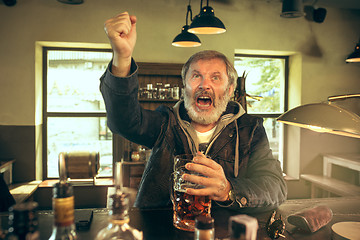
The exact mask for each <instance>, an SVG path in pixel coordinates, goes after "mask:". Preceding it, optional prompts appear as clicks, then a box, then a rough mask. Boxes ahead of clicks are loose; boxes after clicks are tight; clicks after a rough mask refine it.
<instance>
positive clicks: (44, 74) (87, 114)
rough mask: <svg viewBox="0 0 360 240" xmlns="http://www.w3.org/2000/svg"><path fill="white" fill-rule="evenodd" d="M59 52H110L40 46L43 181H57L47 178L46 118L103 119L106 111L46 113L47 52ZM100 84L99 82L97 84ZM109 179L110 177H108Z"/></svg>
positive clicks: (98, 49)
mask: <svg viewBox="0 0 360 240" xmlns="http://www.w3.org/2000/svg"><path fill="white" fill-rule="evenodd" d="M53 50H55V51H56V50H59V51H86V52H112V50H111V49H110V48H94V47H92V48H82V47H49V46H42V90H43V92H42V101H43V103H42V116H43V117H42V120H43V127H42V129H43V131H42V139H43V140H42V149H43V152H42V158H43V161H42V163H43V174H42V175H43V176H42V177H43V179H57V178H56V177H48V166H47V165H48V156H47V150H48V139H47V135H48V118H50V117H60V118H61V117H66V118H68V117H69V118H72V117H73V118H79V117H85V118H90V117H99V118H100V117H105V118H106V111H105V110H104V111H93V112H48V110H47V102H48V101H47V100H48V99H47V86H48V85H47V82H48V81H47V80H48V79H47V76H48V65H47V63H48V54H47V53H48V51H53ZM99 84H100V82H99ZM114 142H116V139H115V137H114V136H113V140H112V152H113V161H112V162H113V169H114V159H115V158H116V156H117V154H118V151H115V149H116V148H115V147H114V146H115V143H114ZM109 177H110V176H109ZM97 178H108V177H102V176H100V177H97Z"/></svg>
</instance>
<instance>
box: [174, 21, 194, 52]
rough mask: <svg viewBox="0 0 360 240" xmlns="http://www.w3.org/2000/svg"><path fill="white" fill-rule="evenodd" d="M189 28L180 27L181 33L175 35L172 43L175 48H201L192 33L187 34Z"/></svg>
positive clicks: (186, 26)
mask: <svg viewBox="0 0 360 240" xmlns="http://www.w3.org/2000/svg"><path fill="white" fill-rule="evenodd" d="M188 29H189V26H188V25H185V26H183V27H182V30H181V33H180V34H179V35H177V36H176V37H175V38H174V40H173V41H172V45H173V46H175V47H199V46H201V42H200V39H199V38H198V37H197V36H196V35H195V34H192V33H189V32H188Z"/></svg>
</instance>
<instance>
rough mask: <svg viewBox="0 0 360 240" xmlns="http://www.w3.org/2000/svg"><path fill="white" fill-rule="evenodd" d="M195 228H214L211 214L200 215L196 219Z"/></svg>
mask: <svg viewBox="0 0 360 240" xmlns="http://www.w3.org/2000/svg"><path fill="white" fill-rule="evenodd" d="M195 228H197V229H212V228H214V219H213V218H212V217H209V216H199V217H197V218H196V219H195Z"/></svg>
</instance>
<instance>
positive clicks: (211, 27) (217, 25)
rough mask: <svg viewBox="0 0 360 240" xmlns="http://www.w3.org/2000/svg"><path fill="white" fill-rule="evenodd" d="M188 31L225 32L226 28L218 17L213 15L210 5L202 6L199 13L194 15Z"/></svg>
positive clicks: (201, 32) (200, 32)
mask: <svg viewBox="0 0 360 240" xmlns="http://www.w3.org/2000/svg"><path fill="white" fill-rule="evenodd" d="M189 32H191V33H196V34H218V33H224V32H226V28H225V26H224V24H223V23H222V22H221V20H220V19H218V18H217V17H215V14H214V9H213V8H212V7H209V6H207V7H203V8H202V9H201V11H200V14H198V15H196V16H195V17H194V20H193V21H192V23H191V25H190V28H189Z"/></svg>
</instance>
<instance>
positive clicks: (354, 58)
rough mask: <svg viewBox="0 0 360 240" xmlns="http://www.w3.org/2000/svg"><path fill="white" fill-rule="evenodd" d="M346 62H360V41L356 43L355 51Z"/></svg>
mask: <svg viewBox="0 0 360 240" xmlns="http://www.w3.org/2000/svg"><path fill="white" fill-rule="evenodd" d="M346 62H360V42H359V43H358V44H356V46H355V50H354V52H353V53H351V54H350V55H349V56H348V57H347V58H346Z"/></svg>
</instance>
